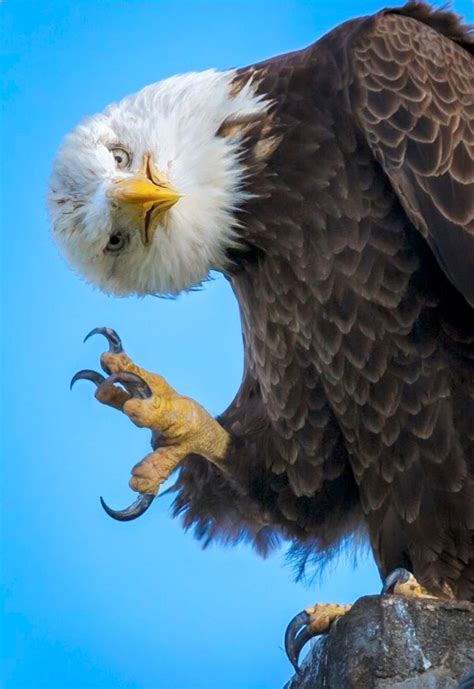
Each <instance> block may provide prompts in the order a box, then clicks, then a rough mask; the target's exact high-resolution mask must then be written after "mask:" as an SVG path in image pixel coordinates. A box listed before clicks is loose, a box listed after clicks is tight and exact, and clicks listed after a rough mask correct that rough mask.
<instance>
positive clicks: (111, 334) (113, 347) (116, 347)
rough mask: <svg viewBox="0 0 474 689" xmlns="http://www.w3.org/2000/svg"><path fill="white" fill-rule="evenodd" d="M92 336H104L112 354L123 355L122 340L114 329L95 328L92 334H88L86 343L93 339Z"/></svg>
mask: <svg viewBox="0 0 474 689" xmlns="http://www.w3.org/2000/svg"><path fill="white" fill-rule="evenodd" d="M92 335H103V336H104V337H105V339H106V340H107V342H108V343H109V352H111V353H112V354H121V353H122V352H123V346H122V340H121V339H120V337H119V336H118V334H117V333H116V332H115V330H112V328H103V327H102V328H94V329H93V330H91V331H90V333H87V335H86V336H85V338H84V342H86V341H87V340H88V339H89V338H90V337H92Z"/></svg>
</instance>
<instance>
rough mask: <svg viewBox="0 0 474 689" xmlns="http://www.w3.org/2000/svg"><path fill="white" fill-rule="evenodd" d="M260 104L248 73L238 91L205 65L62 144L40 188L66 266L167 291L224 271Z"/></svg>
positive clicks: (111, 285) (127, 290) (116, 287)
mask: <svg viewBox="0 0 474 689" xmlns="http://www.w3.org/2000/svg"><path fill="white" fill-rule="evenodd" d="M268 108H269V102H268V101H266V100H265V99H264V98H262V97H260V96H259V95H257V93H256V88H255V84H254V83H253V82H252V80H247V81H246V82H245V83H244V84H240V85H239V88H235V72H233V71H229V72H216V71H213V70H209V71H206V72H200V73H191V74H185V75H182V76H176V77H172V78H170V79H166V80H165V81H162V82H159V83H157V84H152V85H151V86H147V87H146V88H144V89H142V90H141V91H139V92H138V93H136V94H134V95H132V96H129V97H127V98H124V99H123V100H122V101H120V102H119V103H115V104H113V105H110V106H109V107H108V108H107V109H106V110H105V111H104V112H103V113H101V114H99V115H95V116H93V117H90V118H88V119H86V120H85V121H84V122H83V123H82V124H80V125H79V126H78V127H77V128H76V129H75V130H74V131H73V132H72V133H71V134H69V135H68V136H67V137H66V139H65V141H64V143H63V144H62V146H61V148H60V150H59V152H58V155H57V158H56V161H55V163H54V167H53V172H52V175H51V180H50V188H49V194H48V207H49V213H50V218H51V222H52V227H53V236H54V238H55V240H56V242H57V244H58V246H59V248H60V250H61V252H62V253H63V255H64V256H65V257H66V259H67V261H68V262H69V264H70V265H71V266H72V267H73V268H74V269H75V270H76V271H77V272H79V273H80V274H81V275H82V276H83V277H84V278H85V279H86V280H87V281H89V282H91V283H93V284H94V285H96V286H98V287H100V288H101V289H102V290H104V291H105V292H109V293H113V294H117V295H127V294H147V293H159V294H176V293H177V292H179V291H181V290H183V289H189V288H190V287H193V286H194V285H197V284H199V283H200V282H201V281H202V280H203V279H205V277H206V276H207V274H208V272H209V270H211V269H216V270H224V269H225V266H226V252H227V251H228V249H229V248H232V247H233V246H235V245H236V244H238V233H237V229H236V227H237V223H236V216H235V212H236V210H238V209H239V208H241V206H242V204H243V202H244V201H245V199H246V198H247V196H248V193H247V192H246V190H245V179H246V175H247V174H248V169H247V168H246V166H245V164H244V163H243V160H242V147H243V141H244V139H245V131H246V130H245V123H246V122H249V121H251V120H252V119H255V118H258V117H260V118H262V117H264V116H266V114H267V112H268ZM233 123H240V124H241V125H242V123H244V124H243V125H242V126H233Z"/></svg>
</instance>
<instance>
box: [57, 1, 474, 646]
mask: <svg viewBox="0 0 474 689" xmlns="http://www.w3.org/2000/svg"><path fill="white" fill-rule="evenodd" d="M473 52H474V43H473V41H472V39H471V36H470V32H469V29H468V28H467V27H465V26H463V25H462V23H461V22H460V20H459V19H458V18H457V17H456V16H455V15H454V14H453V13H451V12H446V11H434V10H432V9H431V8H430V7H428V6H427V5H425V4H423V3H420V2H409V3H408V4H407V5H405V6H404V7H402V8H398V9H386V10H383V11H381V12H379V13H377V14H375V15H373V16H370V17H364V18H361V19H356V20H352V21H349V22H347V23H345V24H342V25H341V26H339V27H337V28H336V29H334V30H333V31H331V32H330V33H329V34H327V35H326V36H324V37H323V38H322V39H320V40H319V41H317V42H316V43H314V44H313V45H311V46H309V47H308V48H306V49H304V50H300V51H297V52H293V53H290V54H287V55H283V56H279V57H276V58H272V59H269V60H267V61H265V62H262V63H259V64H256V65H252V66H250V67H246V68H243V69H235V70H229V71H224V72H217V71H214V70H209V71H205V72H202V73H191V74H185V75H182V76H175V77H172V78H170V79H166V80H164V81H162V82H159V83H156V84H152V85H150V86H147V87H146V88H144V89H142V90H141V91H139V92H138V93H136V94H134V95H132V96H129V97H127V98H124V99H123V100H122V101H120V102H119V103H115V104H113V105H110V106H109V107H108V108H107V109H106V110H105V111H104V112H103V113H102V114H99V115H96V116H94V117H91V118H89V119H87V120H85V121H84V122H83V123H82V124H81V125H79V127H78V128H77V129H76V130H74V131H73V132H72V134H70V135H69V136H68V137H67V138H66V139H65V141H64V143H63V145H62V147H61V149H60V151H59V153H58V156H57V159H56V162H55V164H54V169H53V173H52V177H51V182H50V191H49V210H50V216H51V221H52V227H53V235H54V238H55V240H56V241H57V243H58V245H59V247H60V249H61V251H62V253H63V254H64V256H65V257H66V259H67V260H68V262H69V263H70V264H71V266H72V267H73V268H75V269H76V270H77V271H78V272H79V273H80V274H81V275H82V276H83V277H84V278H85V279H86V280H88V281H89V282H91V283H93V284H94V285H96V286H98V287H100V288H101V289H102V290H104V291H105V292H108V293H112V294H116V295H125V294H137V295H144V294H157V293H158V294H162V295H173V294H177V293H179V292H180V291H182V290H186V289H190V288H192V287H193V286H196V285H199V284H200V283H201V282H202V281H203V280H204V279H205V278H206V276H207V275H208V273H209V271H210V270H217V271H220V272H222V273H223V274H224V275H225V277H226V278H227V279H228V280H229V282H230V285H231V287H232V289H233V291H234V293H235V296H236V298H237V300H238V303H239V307H240V314H241V320H242V332H243V341H244V348H245V365H244V375H243V380H242V384H241V386H240V389H239V391H238V393H237V395H236V397H235V399H234V401H233V402H232V404H231V405H230V406H229V408H228V409H227V410H226V411H224V413H223V414H221V415H220V416H219V417H218V418H217V419H213V418H211V417H210V416H209V415H208V414H207V412H206V411H205V410H204V409H203V408H202V407H200V405H198V404H197V403H196V402H194V401H193V400H190V399H189V398H186V397H183V396H181V395H179V394H178V393H177V392H176V391H174V390H173V388H171V386H169V385H168V383H167V382H166V381H165V380H164V379H163V378H161V377H160V376H157V375H154V374H151V373H148V372H146V371H143V370H142V369H140V368H139V367H138V366H136V365H135V364H134V363H133V362H132V361H131V360H130V359H129V358H128V357H127V355H126V354H125V353H124V352H123V349H122V346H121V342H120V339H119V338H118V336H117V334H116V333H115V332H114V331H112V330H109V329H105V328H99V329H96V330H95V331H94V332H100V333H102V334H104V335H105V336H106V337H107V339H108V340H109V344H110V347H109V351H108V352H106V353H105V354H104V355H103V356H102V360H101V363H102V367H103V368H104V370H105V372H106V374H107V377H104V376H103V375H102V374H99V373H97V372H95V371H90V370H88V371H81V372H80V373H79V374H77V375H76V376H75V379H77V378H81V377H82V378H89V379H90V380H93V381H94V382H95V383H96V384H97V386H98V387H97V392H96V395H97V397H98V398H99V400H100V401H102V402H105V403H107V404H111V405H112V406H115V407H117V408H118V409H120V410H122V411H124V412H125V413H126V414H127V415H128V416H129V417H130V418H131V419H132V421H134V423H136V424H137V425H140V426H145V427H147V428H150V429H152V431H153V448H154V449H153V452H152V453H150V455H148V456H147V457H146V458H145V459H144V460H143V462H141V463H140V464H138V465H137V466H136V467H135V468H134V470H133V476H132V480H131V486H132V488H134V489H135V490H137V491H139V492H140V493H141V495H140V496H139V498H138V500H137V501H136V502H135V503H134V504H133V505H132V506H131V507H130V508H128V510H125V511H123V512H114V511H113V510H110V508H108V507H106V509H107V510H108V511H109V513H110V514H112V516H115V517H117V518H123V519H128V518H132V517H135V516H137V514H140V513H142V512H143V511H144V509H145V508H146V507H148V505H149V504H150V503H151V500H152V498H153V496H154V495H155V494H156V492H157V490H158V487H159V485H160V484H161V483H162V482H163V481H164V480H165V478H167V476H168V475H169V474H170V473H171V472H172V471H173V470H174V469H175V468H176V467H179V473H178V474H177V480H176V483H175V486H174V489H175V491H176V492H177V497H176V500H175V504H174V512H175V514H181V515H182V516H183V520H184V525H185V526H186V527H192V528H194V530H195V533H196V535H197V537H198V538H200V539H203V540H204V541H205V542H209V541H211V540H212V539H216V538H217V539H219V538H220V539H223V540H224V541H227V542H236V541H238V540H239V539H241V538H247V539H249V540H251V541H252V542H253V543H254V544H255V545H256V547H257V549H258V550H260V551H261V552H266V551H267V550H268V549H269V548H270V547H271V546H272V545H273V544H274V543H276V542H278V541H279V540H280V539H284V540H287V541H289V542H290V543H292V549H293V550H292V552H293V554H294V555H295V556H298V557H299V558H300V562H301V563H303V564H304V563H305V562H307V561H311V560H314V561H317V562H322V561H324V559H325V558H326V557H327V556H329V554H330V553H331V552H333V551H334V550H335V549H337V547H338V546H339V545H340V544H344V543H347V542H349V541H350V539H351V538H353V537H354V535H357V534H364V533H367V534H368V538H369V541H370V544H371V547H372V550H373V553H374V557H375V560H376V563H377V565H378V568H379V570H380V573H381V576H382V577H387V576H388V575H389V573H390V572H392V571H393V570H396V571H397V572H399V571H400V568H404V569H406V570H408V571H409V572H411V573H413V575H414V576H415V577H416V579H417V580H418V582H419V584H420V586H421V587H423V589H424V590H425V591H427V592H428V593H430V594H433V595H439V596H454V597H458V598H462V599H470V600H473V599H474V165H473V160H474V69H473V67H474V63H473V57H472V55H473ZM402 579H403V576H402ZM295 619H296V618H295ZM308 620H309V617H308V614H307V617H306V618H304V619H303V620H302V619H301V618H298V621H299V623H304V622H305V621H306V622H308ZM294 631H295V629H293V631H292V633H293V632H294ZM310 631H311V632H312V633H313V632H314V627H313V628H312V629H311V630H310ZM309 635H310V632H308V630H306V632H305V634H303V635H302V636H300V640H299V642H298V644H299V645H301V643H302V640H305V639H306V638H309ZM290 636H291V635H290ZM290 642H291V643H290V646H291V644H292V643H293V642H294V639H290ZM298 644H297V645H298ZM294 659H295V658H294V655H293V660H294Z"/></svg>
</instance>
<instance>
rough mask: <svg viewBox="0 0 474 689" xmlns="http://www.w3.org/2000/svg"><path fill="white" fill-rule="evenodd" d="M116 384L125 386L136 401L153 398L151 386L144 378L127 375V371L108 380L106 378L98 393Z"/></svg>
mask: <svg viewBox="0 0 474 689" xmlns="http://www.w3.org/2000/svg"><path fill="white" fill-rule="evenodd" d="M99 375H100V374H99ZM115 384H121V385H123V387H124V388H125V389H126V391H127V392H128V393H129V394H130V395H131V397H133V398H135V399H141V400H146V399H148V398H150V397H152V396H153V392H152V391H151V388H150V386H149V385H148V383H147V382H146V381H144V380H143V378H141V377H140V376H137V374H136V373H127V372H126V371H124V372H121V373H113V374H112V375H110V376H109V377H108V378H104V380H103V381H102V383H101V384H100V386H99V389H98V391H97V392H98V393H99V392H100V391H102V389H103V388H105V387H107V386H114V385H115Z"/></svg>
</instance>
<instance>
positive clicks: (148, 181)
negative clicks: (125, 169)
mask: <svg viewBox="0 0 474 689" xmlns="http://www.w3.org/2000/svg"><path fill="white" fill-rule="evenodd" d="M107 196H108V198H109V199H112V200H114V201H118V202H119V203H124V204H129V205H131V206H135V207H136V208H137V209H138V210H139V211H140V212H141V213H142V214H143V216H144V218H143V230H142V232H141V237H142V242H143V244H144V245H145V246H146V245H148V244H149V243H150V241H151V239H152V236H153V234H154V231H155V229H156V221H157V219H158V216H159V215H162V214H163V213H165V212H166V211H167V210H169V209H170V208H171V207H172V206H174V204H175V203H176V202H177V201H178V200H179V199H180V198H181V194H178V192H177V191H175V189H173V187H172V186H171V184H170V183H169V182H168V181H167V180H166V179H165V178H164V177H162V176H161V175H158V174H157V173H156V172H155V170H154V166H153V165H152V161H151V156H149V155H145V156H144V157H143V166H142V169H141V170H140V171H139V172H137V173H136V174H135V175H133V177H127V178H126V179H120V180H118V181H116V182H114V183H113V184H112V185H111V187H110V189H109V190H108V192H107ZM150 230H151V231H150Z"/></svg>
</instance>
